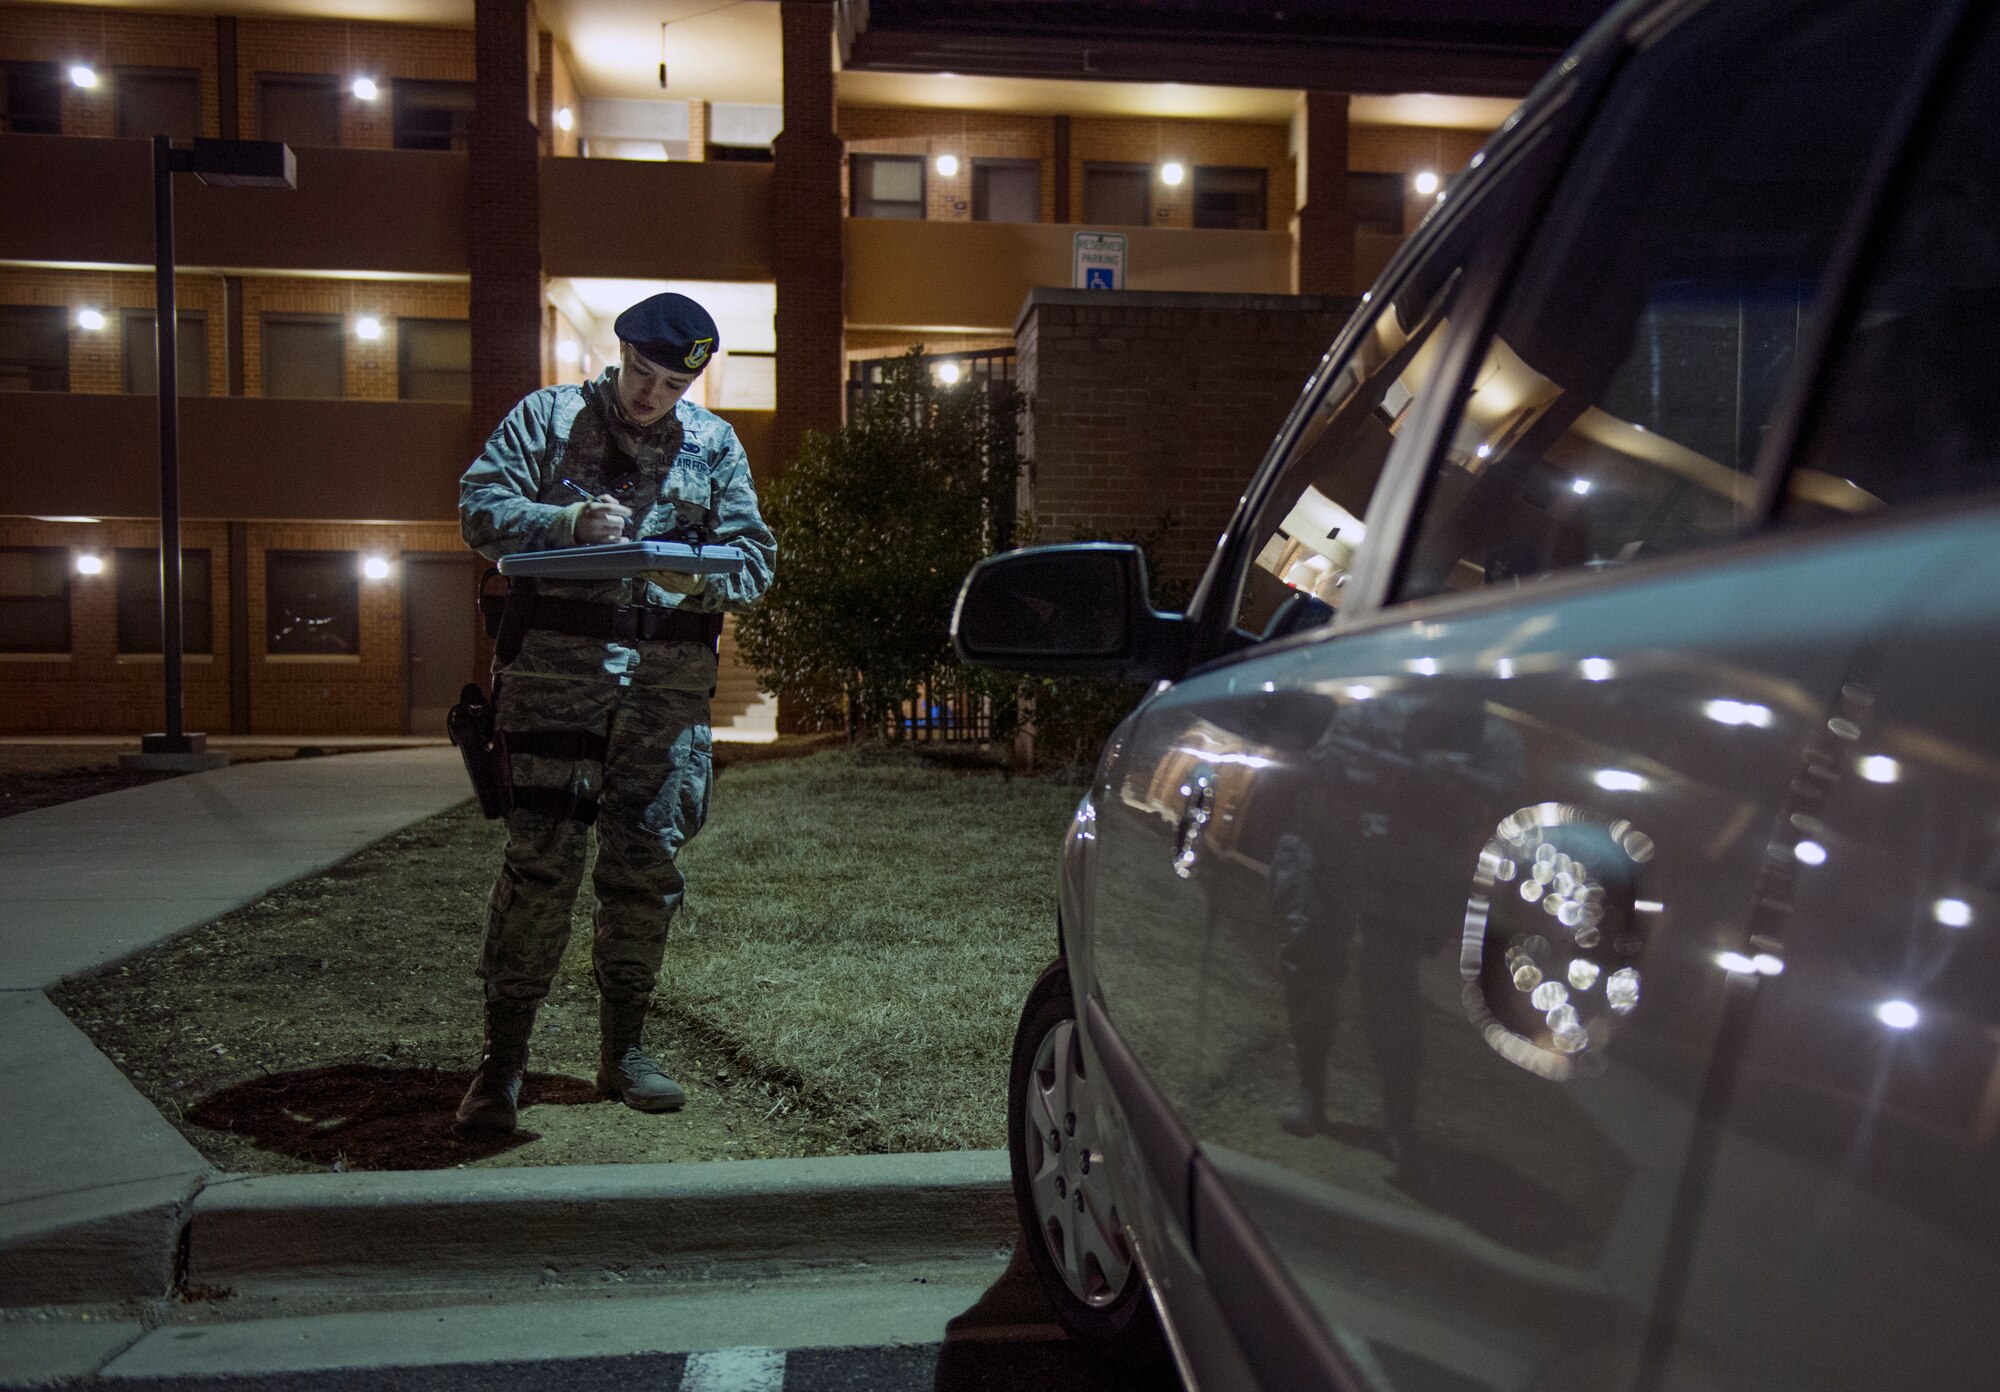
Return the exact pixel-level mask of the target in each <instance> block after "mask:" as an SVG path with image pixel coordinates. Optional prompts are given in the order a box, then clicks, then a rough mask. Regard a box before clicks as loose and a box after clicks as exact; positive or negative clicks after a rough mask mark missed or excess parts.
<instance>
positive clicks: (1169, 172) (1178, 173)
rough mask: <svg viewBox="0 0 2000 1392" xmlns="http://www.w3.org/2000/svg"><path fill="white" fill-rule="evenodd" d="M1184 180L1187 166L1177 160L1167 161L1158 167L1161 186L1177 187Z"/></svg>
mask: <svg viewBox="0 0 2000 1392" xmlns="http://www.w3.org/2000/svg"><path fill="white" fill-rule="evenodd" d="M1185 178H1187V166H1186V165H1184V164H1182V163H1181V162H1180V161H1179V160H1168V161H1167V162H1166V163H1165V164H1163V165H1161V166H1160V182H1161V183H1163V184H1169V185H1174V186H1178V185H1179V184H1180V181H1181V180H1183V179H1185Z"/></svg>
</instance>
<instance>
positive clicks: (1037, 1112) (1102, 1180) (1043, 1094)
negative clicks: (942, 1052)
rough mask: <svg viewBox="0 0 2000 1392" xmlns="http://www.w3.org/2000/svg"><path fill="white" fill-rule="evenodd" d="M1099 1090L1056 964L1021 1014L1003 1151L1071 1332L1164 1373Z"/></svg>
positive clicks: (1163, 1353)
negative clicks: (1119, 1202) (1120, 1213)
mask: <svg viewBox="0 0 2000 1392" xmlns="http://www.w3.org/2000/svg"><path fill="white" fill-rule="evenodd" d="M1101 1086H1102V1084H1101V1083H1099V1082H1098V1081H1097V1080H1096V1079H1095V1078H1093V1077H1091V1076H1090V1075H1089V1074H1088V1073H1087V1071H1086V1070H1085V1066H1084V1060H1083V1041H1082V1040H1081V1039H1079V1038H1078V1037H1077V1028H1076V1002H1075V998H1074V997H1073V996H1072V995H1071V994H1070V984H1069V967H1068V965H1067V964H1066V963H1064V962H1062V961H1057V962H1054V963H1053V964H1051V965H1050V966H1049V967H1048V969H1047V970H1045V971H1044V972H1043V973H1042V975H1041V979H1040V980H1038V981H1036V982H1035V986H1034V989H1033V990H1032V991H1030V992H1029V993H1028V1002H1027V1004H1026V1005H1025V1006H1024V1007H1023V1008H1022V1010H1021V1024H1020V1027H1019V1028H1018V1029H1017V1030H1016V1031H1015V1033H1014V1064H1013V1071H1012V1074H1011V1077H1010V1079H1009V1086H1008V1089H1007V1153H1008V1157H1009V1159H1010V1161H1011V1162H1012V1168H1013V1174H1014V1202H1015V1205H1016V1207H1017V1208H1018V1209H1019V1210H1020V1215H1021V1229H1022V1236H1023V1240H1024V1241H1025V1242H1026V1244H1027V1249H1028V1259H1029V1261H1030V1262H1031V1263H1032V1264H1033V1266H1034V1268H1035V1274H1036V1275H1037V1276H1038V1277H1040V1278H1041V1283H1042V1288H1043V1290H1044V1291H1046V1292H1047V1293H1048V1297H1049V1302H1050V1303H1051V1304H1052V1305H1053V1306H1054V1307H1055V1312H1056V1317H1057V1318H1058V1319H1059V1320H1061V1321H1062V1324H1063V1327H1064V1328H1065V1329H1067V1330H1068V1331H1069V1332H1070V1333H1071V1334H1072V1335H1073V1336H1075V1337H1076V1338H1078V1339H1080V1340H1082V1341H1083V1342H1085V1343H1087V1344H1089V1345H1090V1346H1091V1347H1092V1348H1093V1349H1094V1350H1095V1351H1097V1352H1099V1353H1104V1354H1110V1355H1114V1356H1116V1357H1117V1358H1119V1359H1120V1360H1121V1361H1126V1360H1131V1361H1132V1362H1133V1363H1136V1364H1141V1365H1144V1366H1148V1367H1151V1368H1155V1369H1158V1370H1161V1371H1165V1370H1168V1369H1171V1367H1172V1360H1171V1358H1170V1357H1169V1355H1168V1353H1167V1346H1166V1339H1165V1336H1164V1335H1163V1334H1162V1333H1161V1331H1160V1325H1159V1320H1158V1318H1157V1316H1156V1315H1155V1314H1154V1312H1153V1307H1152V1302H1151V1301H1150V1300H1148V1299H1147V1297H1146V1292H1145V1284H1146V1283H1145V1278H1144V1277H1143V1276H1142V1274H1141V1273H1140V1271H1139V1265H1138V1263H1137V1262H1136V1261H1135V1260H1133V1257H1132V1251H1131V1248H1130V1247H1129V1246H1128V1245H1127V1243H1126V1241H1125V1233H1124V1228H1123V1225H1122V1224H1120V1222H1119V1221H1118V1217H1117V1214H1116V1212H1115V1210H1114V1208H1113V1205H1112V1200H1111V1191H1110V1176H1109V1173H1108V1171H1107V1165H1108V1164H1109V1163H1111V1162H1112V1157H1110V1156H1108V1155H1107V1154H1106V1152H1105V1149H1104V1142H1105V1138H1104V1137H1102V1136H1100V1135H1098V1134H1097V1133H1096V1128H1095V1116H1096V1108H1095V1106H1094V1105H1093V1098H1092V1095H1091V1092H1092V1089H1093V1088H1097V1087H1101ZM1120 1158H1124V1157H1120Z"/></svg>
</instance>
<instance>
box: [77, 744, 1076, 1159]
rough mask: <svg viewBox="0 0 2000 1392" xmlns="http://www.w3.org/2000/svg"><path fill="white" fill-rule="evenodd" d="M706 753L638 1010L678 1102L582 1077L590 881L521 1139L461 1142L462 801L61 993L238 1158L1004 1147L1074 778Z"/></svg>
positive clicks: (222, 1154)
mask: <svg viewBox="0 0 2000 1392" xmlns="http://www.w3.org/2000/svg"><path fill="white" fill-rule="evenodd" d="M719 757H720V758H721V759H722V760H723V768H722V771H721V773H720V776H719V778H718V782H717V787H716V791H715V796H714V798H713V802H712V806H711V813H710V820H709V824H708V826H707V828H706V829H705V830H704V831H703V832H702V834H701V835H700V836H699V837H697V838H696V839H695V840H694V841H693V842H692V843H690V844H689V846H688V847H687V848H686V849H685V850H684V851H683V852H682V865H683V868H684V869H685V871H686V873H687V877H688V883H689V895H688V902H687V905H686V907H685V908H684V909H683V910H682V912H681V915H680V916H679V917H678V918H677V919H676V920H675V922H674V926H673V933H672V938H671V940H670V942H669V944H668V948H667V964H666V969H665V971H664V973H663V975H662V980H661V984H660V989H659V991H658V993H657V994H656V996H655V999H654V1022H653V1024H652V1025H651V1026H650V1028H649V1031H648V1038H649V1042H651V1043H654V1044H655V1045H656V1046H657V1049H656V1051H657V1052H659V1053H660V1054H661V1056H662V1061H663V1062H664V1063H666V1065H667V1066H668V1068H669V1070H670V1071H673V1072H674V1073H675V1074H676V1076H678V1077H680V1078H681V1080H682V1082H683V1083H684V1084H686V1085H687V1087H688V1090H689V1093H690V1103H689V1106H688V1108H687V1110H686V1111H685V1112H682V1113H679V1114H676V1115H674V1116H669V1117H649V1116H642V1115H641V1114H639V1113H635V1112H632V1111H629V1110H628V1109H626V1108H623V1107H620V1106H617V1105H615V1104H611V1103H602V1102H599V1101H598V1100H597V1099H596V1098H595V1096H594V1094H593V1093H592V1092H591V1090H590V1089H589V1088H588V1086H587V1085H584V1084H582V1083H579V1082H578V1081H577V1080H579V1079H588V1078H590V1077H591V1076H592V1074H593V1073H594V1069H595V1050H596V989H595V986H594V984H593V983H592V981H591V977H590V963H589V940H590V923H589V907H590V906H589V893H588V890H587V889H586V891H585V893H584V895H583V896H581V902H580V904H579V907H578V912H577V915H576V918H575V932H574V935H573V937H572V940H571V944H570V949H569V952H568V954H567V955H566V957H565V959H564V963H563V967H562V970H561V972H560V973H559V975H558V977H557V981H556V984H555V988H554V989H553V991H552V992H551V994H550V997H549V1000H548V1002H547V1003H546V1005H545V1006H544V1008H543V1011H542V1014H541V1018H540V1020H539V1022H538V1024H537V1027H536V1033H535V1038H534V1041H533V1052H532V1057H531V1065H530V1066H531V1067H532V1068H533V1069H535V1070H537V1071H538V1072H540V1073H542V1074H544V1075H545V1076H541V1077H538V1078H535V1079H531V1082H530V1085H529V1090H528V1096H527V1099H526V1100H527V1102H528V1103H529V1104H531V1105H529V1106H527V1107H526V1108H525V1109H524V1111H523V1131H522V1133H521V1135H520V1136H518V1137H516V1138H513V1139H512V1140H510V1141H509V1142H507V1143H505V1144H503V1145H498V1146H495V1145H491V1144H488V1145H485V1146H481V1147H477V1148H473V1147H468V1146H466V1145H464V1144H463V1143H461V1142H457V1141H456V1140H455V1139H453V1138H451V1137H450V1135H449V1132H448V1129H447V1128H446V1123H447V1122H448V1120H449V1113H450V1107H451V1104H452V1103H453V1102H455V1100H456V1097H455V1093H456V1091H457V1090H460V1089H462V1088H463V1086H464V1079H465V1076H466V1070H468V1069H469V1068H470V1066H471V1064H472V1063H473V1062H474V1061H475V1059H476V1056H477V1050H478V1021H479V999H480V995H479V992H480V987H479V984H478V982H477V981H476V980H474V979H473V977H472V970H473V967H474V965H475V964H476V962H477V958H478V952H479V938H480V931H481V920H482V917H483V913H484V907H485V899H486V894H487V891H488V889H489V888H490V887H491V884H492V880H493V875H494V872H495V869H496V868H497V865H498V856H499V847H500V842H501V840H502V831H501V829H500V827H499V826H498V825H497V824H495V823H490V822H486V821H483V820H481V819H480V818H479V817H478V815H477V814H476V812H473V811H471V810H470V809H469V808H460V809H457V810H455V811H452V812H447V813H445V814H443V815H441V816H439V817H435V818H432V819H431V820H430V821H428V822H425V823H421V824H419V825H418V826H416V827H413V828H411V829H410V830H408V831H406V832H403V833H400V834H399V835H397V836H394V837H391V838H389V839H388V840H386V841H384V842H382V843H379V844H378V845H376V846H374V847H371V848H370V849H368V850H366V851H364V852H362V853H361V854H359V855H357V856H355V857H353V858H352V859H350V860H349V861H347V862H345V863H343V864H342V865H339V866H336V867H334V868H333V869H332V870H329V871H327V872H326V873H325V874H322V875H317V876H311V877H308V878H307V879H304V880H301V881H298V882H297V883H295V884H292V885H288V886H285V887H284V888H282V889H279V890H277V891H275V892H273V893H272V894H270V895H268V896H266V897H265V898H264V899H262V900H260V901H258V902H257V903H255V904H252V905H249V906H247V907H246V908H244V909H241V910H238V911H237V912H235V913H232V914H229V915H226V916H225V917H223V918H221V919H218V920H217V921H215V922H214V923H211V924H208V925H206V926H204V927H202V928H199V929H196V930H194V931H193V932H191V933H188V934H185V935H183V936H181V937H180V938H177V939H175V940H174V941H172V942H169V943H166V944H163V945H161V946H160V947H157V948H154V949H152V950H150V951H148V952H146V953H143V954H141V955H140V956H138V957H135V958H133V959H131V960H129V961H127V962H126V963H124V964H122V965H121V966H119V967H115V968H112V969H110V970H108V971H106V972H103V973H100V974H98V975H96V976H93V977H87V978H81V979H79V980H76V981H72V982H68V983H65V984H64V985H63V986H62V987H61V988H60V989H59V990H57V991H56V992H54V993H52V994H53V995H54V997H55V999H56V1001H57V1003H58V1004H59V1005H61V1006H62V1007H63V1008H64V1009H65V1010H67V1011H68V1012H69V1013H70V1014H71V1016H72V1017H73V1018H74V1019H76V1021H77V1023H78V1024H79V1025H80V1026H81V1027H82V1028H84V1029H85V1031H86V1032H88V1033H89V1034H90V1035H91V1036H92V1038H93V1039H95V1040H96V1041H97V1043H98V1045H99V1047H101V1048H103V1049H104V1050H105V1051H106V1053H107V1054H109V1055H110V1056H111V1057H112V1058H113V1059H114V1060H115V1061H116V1062H118V1063H119V1064H120V1066H121V1067H123V1068H124V1069H125V1071H126V1073H127V1075H128V1076H130V1077H131V1078H132V1080H133V1081H134V1083H135V1084H137V1085H138V1086H139V1088H140V1089H141V1090H142V1091H143V1092H145V1093H146V1094H147V1096H148V1097H149V1098H151V1099H152V1100H153V1101H154V1102H155V1104H156V1105H158V1106H160V1108H161V1110H162V1111H163V1112H164V1113H165V1114H166V1115H167V1116H168V1117H169V1118H170V1119H173V1120H175V1121H176V1122H177V1123H178V1124H180V1125H181V1126H182V1129H183V1130H184V1131H185V1132H186V1133H187V1135H188V1136H189V1138H190V1139H191V1140H192V1141H193V1142H194V1143H195V1144H196V1145H197V1146H198V1147H200V1148H201V1149H202V1150H203V1151H204V1153H206V1154H207V1155H208V1156H209V1157H210V1159H211V1160H212V1161H214V1162H215V1163H217V1164H218V1165H222V1166H223V1167H225V1168H231V1169H237V1170H251V1171H264V1172H269V1171H284V1170H298V1169H306V1168H325V1167H326V1166H327V1164H328V1163H333V1164H335V1165H337V1166H338V1167H341V1168H356V1169H358V1168H404V1167H420V1166H435V1165H448V1164H493V1165H510V1164H564V1163H591V1162H598V1161H624V1160H634V1161H639V1160H670V1159H711V1158H724V1157H731V1156H754V1155H818V1154H837V1153H843V1152H852V1151H878V1150H924V1149H931V1150H936V1149H954V1148H960V1147H990V1146H998V1145H1001V1144H1003V1143H1004V1136H1005V1092H1006V1060H1007V1050H1008V1044H1009V1040H1010V1039H1011V1036H1012V1031H1013V1025H1014V1019H1015V1016H1016V1015H1017V1013H1018V1011H1019V1009H1020V1004H1021V1001H1022V999H1023V997H1024V996H1025V994H1026V992H1027V988H1028V986H1029V984H1030V982H1031V981H1032V980H1033V979H1034V976H1035V973H1036V972H1037V971H1039V970H1040V968H1041V967H1042V965H1043V964H1044V963H1045V962H1047V961H1048V960H1049V958H1050V957H1051V956H1053V955H1054V952H1055V875H1056V857H1057V852H1058V849H1059V843H1060V839H1061V835H1062V830H1063V827H1064V824H1065V822H1066V819H1067V817H1068V814H1069V812H1070V810H1071V809H1072V807H1073V806H1074V804H1075V800H1076V797H1077V790H1076V789H1075V788H1074V787H1073V786H1071V785H1068V784H1063V783H1057V782H1051V781H1048V780H1044V779H1039V778H1014V777H1007V776H1005V775H1003V774H1001V773H999V772H997V771H993V770H990V769H976V770H975V769H968V768H952V767H941V766H939V765H938V764H936V763H933V762H929V761H926V760H925V759H923V758H921V757H919V756H918V755H916V754H913V753H909V752H905V751H893V750H889V751H876V750H868V749H862V750H848V749H845V748H838V749H831V750H825V751H823V752H819V753H814V754H811V755H809V756H807V757H803V758H794V759H782V760H768V759H767V760H757V761H754V762H743V763H740V764H731V763H729V762H728V760H729V751H727V750H726V749H725V750H724V751H723V752H722V754H721V755H720V756H719ZM225 1127H226V1128H227V1129H226V1130H225V1129H223V1128H225ZM232 1131H233V1132H235V1133H236V1134H230V1133H231V1132H232ZM246 1135H247V1136H250V1137H254V1138H256V1140H257V1141H258V1144H256V1145H253V1144H252V1143H251V1141H249V1140H246V1139H245V1136H246Z"/></svg>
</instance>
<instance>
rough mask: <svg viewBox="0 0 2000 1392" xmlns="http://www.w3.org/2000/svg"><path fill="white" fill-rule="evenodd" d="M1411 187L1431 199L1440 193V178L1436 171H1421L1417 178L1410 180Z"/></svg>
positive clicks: (1418, 172)
mask: <svg viewBox="0 0 2000 1392" xmlns="http://www.w3.org/2000/svg"><path fill="white" fill-rule="evenodd" d="M1410 187H1411V188H1413V189H1415V190H1416V191H1417V192H1418V193H1420V194H1422V195H1423V196H1424V197H1426V198H1429V197H1430V196H1431V195H1432V194H1434V193H1436V192H1437V191H1438V176H1437V171H1436V170H1434V169H1419V170H1418V171H1417V177H1416V178H1414V179H1412V180H1410Z"/></svg>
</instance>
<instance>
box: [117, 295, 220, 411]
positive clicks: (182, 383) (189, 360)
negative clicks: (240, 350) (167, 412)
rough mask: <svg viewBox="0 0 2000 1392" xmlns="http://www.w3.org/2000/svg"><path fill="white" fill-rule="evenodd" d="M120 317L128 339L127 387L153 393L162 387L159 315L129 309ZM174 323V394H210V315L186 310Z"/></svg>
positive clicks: (139, 393)
mask: <svg viewBox="0 0 2000 1392" xmlns="http://www.w3.org/2000/svg"><path fill="white" fill-rule="evenodd" d="M118 318H119V321H120V323H119V327H120V331H121V332H122V333H123V334H124V338H125V390H126V391H127V392H129V393H130V394H131V395H133V396H152V395H154V394H156V393H157V392H158V391H159V390H160V340H159V334H158V331H157V329H156V327H155V325H156V322H157V320H158V316H157V315H155V314H154V313H153V311H152V310H150V309H127V310H121V311H119V314H118ZM174 323H175V325H176V337H175V339H174V368H175V371H174V394H175V395H176V396H207V395H208V316H207V315H206V314H203V313H201V312H200V311H199V310H186V311H182V312H181V313H178V314H176V315H174Z"/></svg>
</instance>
